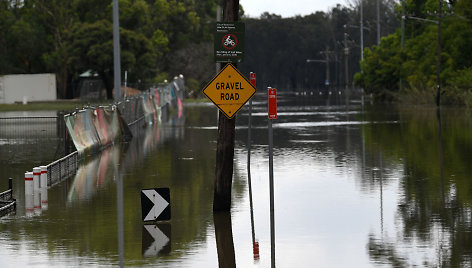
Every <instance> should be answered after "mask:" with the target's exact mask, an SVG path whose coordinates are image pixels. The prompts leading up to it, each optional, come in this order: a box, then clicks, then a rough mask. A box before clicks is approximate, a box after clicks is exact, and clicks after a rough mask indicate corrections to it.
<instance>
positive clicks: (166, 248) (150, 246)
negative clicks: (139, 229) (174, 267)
mask: <svg viewBox="0 0 472 268" xmlns="http://www.w3.org/2000/svg"><path fill="white" fill-rule="evenodd" d="M170 235H171V227H170V224H157V225H154V224H152V225H144V226H143V235H142V251H143V256H144V257H156V256H157V255H158V254H169V253H170V250H171V248H170V245H171V244H170Z"/></svg>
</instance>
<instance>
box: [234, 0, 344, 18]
mask: <svg viewBox="0 0 472 268" xmlns="http://www.w3.org/2000/svg"><path fill="white" fill-rule="evenodd" d="M239 3H240V4H241V5H242V6H243V8H244V12H245V14H246V16H250V17H255V18H258V17H259V16H260V15H261V14H262V13H264V12H265V11H267V12H269V13H274V14H278V15H282V17H284V18H287V17H293V16H296V15H302V16H304V15H308V14H311V13H314V12H316V11H324V12H327V11H329V10H330V8H331V7H334V6H336V4H341V5H346V0H239Z"/></svg>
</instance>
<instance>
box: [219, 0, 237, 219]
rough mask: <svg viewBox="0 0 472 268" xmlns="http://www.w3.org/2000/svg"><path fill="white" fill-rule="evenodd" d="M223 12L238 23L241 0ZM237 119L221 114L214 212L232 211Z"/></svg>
mask: <svg viewBox="0 0 472 268" xmlns="http://www.w3.org/2000/svg"><path fill="white" fill-rule="evenodd" d="M223 11H224V12H223V20H224V21H227V22H231V21H238V14H239V0H226V1H225V7H224V9H223ZM235 118H236V117H233V119H228V118H226V116H225V115H224V114H223V113H222V112H219V120H218V143H217V147H216V169H215V191H214V196H213V211H230V209H231V186H232V183H233V160H234V136H235V130H234V128H235V121H236V119H235Z"/></svg>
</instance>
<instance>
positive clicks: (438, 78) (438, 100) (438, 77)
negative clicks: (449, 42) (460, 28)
mask: <svg viewBox="0 0 472 268" xmlns="http://www.w3.org/2000/svg"><path fill="white" fill-rule="evenodd" d="M438 15H439V16H438V66H437V70H436V84H437V85H436V107H438V108H439V107H440V104H441V20H442V0H439V14H438Z"/></svg>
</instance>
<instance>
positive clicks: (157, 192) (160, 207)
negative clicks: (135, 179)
mask: <svg viewBox="0 0 472 268" xmlns="http://www.w3.org/2000/svg"><path fill="white" fill-rule="evenodd" d="M141 210H142V217H143V221H166V220H170V190H169V188H154V189H144V190H141Z"/></svg>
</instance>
